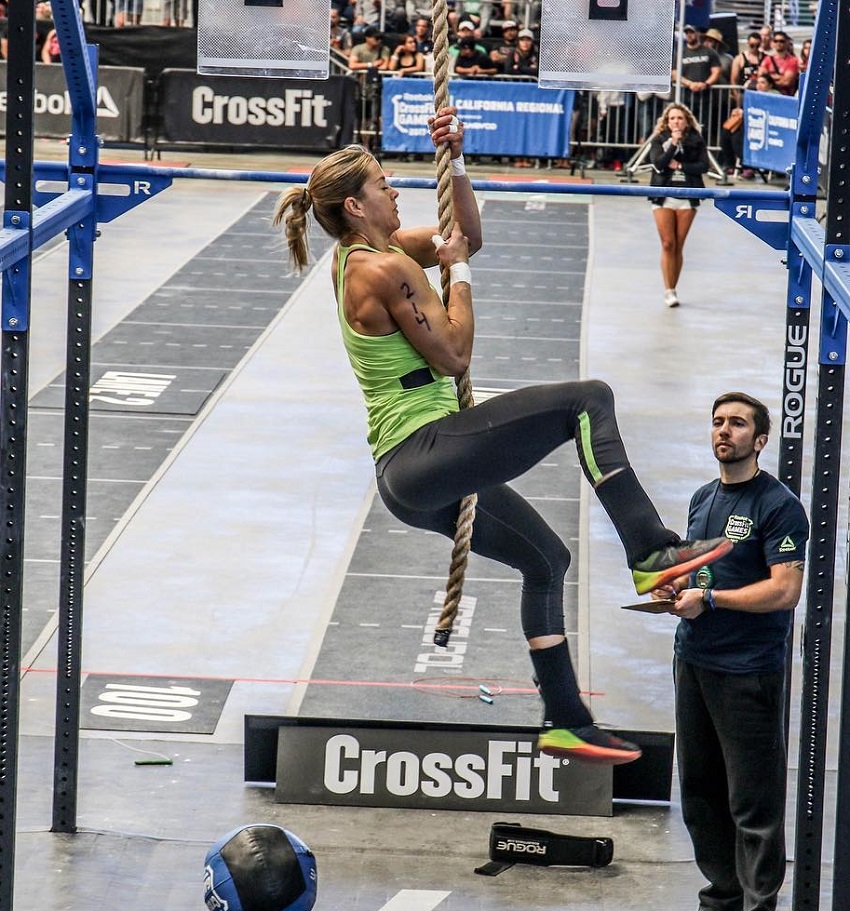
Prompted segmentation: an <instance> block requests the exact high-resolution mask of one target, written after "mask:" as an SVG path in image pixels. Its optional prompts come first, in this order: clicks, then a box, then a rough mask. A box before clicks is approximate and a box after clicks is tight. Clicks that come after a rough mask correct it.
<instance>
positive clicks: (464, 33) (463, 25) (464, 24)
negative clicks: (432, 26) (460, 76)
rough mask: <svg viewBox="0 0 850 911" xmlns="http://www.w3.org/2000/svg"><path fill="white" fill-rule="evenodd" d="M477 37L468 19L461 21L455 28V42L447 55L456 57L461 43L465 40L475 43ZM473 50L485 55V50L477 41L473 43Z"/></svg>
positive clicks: (473, 26)
mask: <svg viewBox="0 0 850 911" xmlns="http://www.w3.org/2000/svg"><path fill="white" fill-rule="evenodd" d="M451 16H452V13H449V18H450V19H451ZM477 37H478V35H477V34H476V30H475V25H474V24H473V23H472V22H471V21H470V20H469V19H462V20H461V22H460V24H459V25H458V27H457V41H455V43H454V44H453V45H452V46H451V47H450V48H449V54H451V55H452V56H453V57H456V56H457V51H458V47H459V46H460V42H461V41H464V40H467V39H469V40H472V41H475V39H476V38H477ZM475 50H476V51H478V52H479V53H481V54H486V53H487V48H486V47H484V45H482V44H479V43H478V42H477V41H476V42H475Z"/></svg>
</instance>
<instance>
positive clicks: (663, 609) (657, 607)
mask: <svg viewBox="0 0 850 911" xmlns="http://www.w3.org/2000/svg"><path fill="white" fill-rule="evenodd" d="M675 603H676V599H675V598H658V599H656V600H653V601H638V602H637V603H636V604H624V605H623V606H622V607H621V610H635V611H641V612H643V613H645V614H670V613H673V611H671V610H670V608H671V607H672V606H673V605H674V604H675Z"/></svg>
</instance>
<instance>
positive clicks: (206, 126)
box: [157, 70, 355, 151]
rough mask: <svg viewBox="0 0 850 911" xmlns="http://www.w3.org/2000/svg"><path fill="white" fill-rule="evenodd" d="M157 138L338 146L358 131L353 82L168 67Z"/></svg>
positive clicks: (319, 147) (294, 146) (162, 86)
mask: <svg viewBox="0 0 850 911" xmlns="http://www.w3.org/2000/svg"><path fill="white" fill-rule="evenodd" d="M160 103H161V110H162V131H161V133H160V135H159V136H158V137H157V142H158V143H171V142H175V143H176V142H195V143H202V144H204V145H229V146H254V147H257V146H265V147H267V148H278V149H309V150H311V151H325V150H326V149H338V148H340V147H341V146H343V145H346V144H348V143H350V142H351V141H352V137H353V134H354V110H355V106H354V82H353V81H352V80H351V79H348V78H346V77H344V76H332V77H331V78H330V79H328V80H326V81H324V82H315V81H307V80H289V81H287V82H285V83H283V82H280V81H277V80H270V79H262V80H260V79H252V78H248V77H241V76H200V75H198V74H197V73H194V72H192V71H190V70H164V71H163V74H162V79H161V81H160Z"/></svg>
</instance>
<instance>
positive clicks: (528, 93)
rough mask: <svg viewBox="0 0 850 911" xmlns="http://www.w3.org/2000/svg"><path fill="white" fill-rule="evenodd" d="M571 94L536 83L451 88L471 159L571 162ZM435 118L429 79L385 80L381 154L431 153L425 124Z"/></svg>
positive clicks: (472, 82)
mask: <svg viewBox="0 0 850 911" xmlns="http://www.w3.org/2000/svg"><path fill="white" fill-rule="evenodd" d="M573 94H574V93H573V92H572V91H569V90H567V89H554V90H552V89H541V88H539V87H538V85H537V84H536V83H534V82H500V81H496V80H493V81H485V80H477V79H453V80H452V82H451V85H450V87H449V95H450V103H451V104H453V105H455V106H456V107H457V109H458V116H459V117H460V118H461V120H463V124H464V151H465V152H466V153H467V154H468V155H518V156H530V157H540V158H567V157H568V156H569V153H570V120H571V114H572V110H573ZM433 112H434V84H433V82H432V81H431V80H430V79H406V78H403V77H396V78H392V77H390V78H386V79H384V81H383V99H382V116H383V123H382V127H383V139H382V143H381V147H382V149H383V150H384V151H385V152H414V153H416V152H419V153H425V154H428V153H429V152H432V151H433V148H434V147H433V146H432V145H431V139H430V137H429V136H428V126H427V120H428V117H429V116H430V115H431V114H433Z"/></svg>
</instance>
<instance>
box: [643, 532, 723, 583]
mask: <svg viewBox="0 0 850 911" xmlns="http://www.w3.org/2000/svg"><path fill="white" fill-rule="evenodd" d="M730 550H732V541H730V540H729V539H728V538H712V539H711V540H710V541H680V542H679V543H678V544H669V545H668V546H667V547H662V548H661V550H656V551H655V552H654V553H651V554H650V555H649V556H648V557H647V558H646V559H645V560H641V561H640V563H635V565H634V566H633V567H632V578H633V579H634V581H635V590H636V591H637V593H638V594H639V595H645V594H646V593H647V592H651V591H652V590H653V589H654V588H660V587H661V586H662V585H666V584H667V583H668V582H672V581H673V579H676V578H677V577H679V576H684V575H687V573H689V572H692V571H693V570H695V569H699V567H700V566H705V565H706V564H708V563H713V562H714V561H715V560H719V559H720V558H721V557H723V556H725V555H726V554H728V553H729V551H730Z"/></svg>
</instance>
